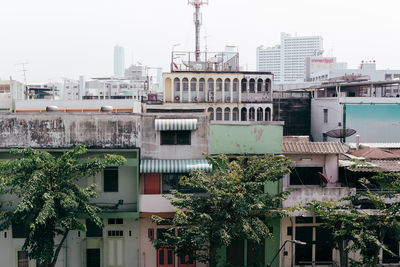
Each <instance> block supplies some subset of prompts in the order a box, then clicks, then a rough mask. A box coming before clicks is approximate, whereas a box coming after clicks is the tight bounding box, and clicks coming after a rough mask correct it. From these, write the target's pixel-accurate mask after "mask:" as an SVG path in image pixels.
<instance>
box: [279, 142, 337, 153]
mask: <svg viewBox="0 0 400 267" xmlns="http://www.w3.org/2000/svg"><path fill="white" fill-rule="evenodd" d="M282 150H283V154H342V153H345V150H344V148H343V146H342V144H341V143H339V142H283V146H282Z"/></svg>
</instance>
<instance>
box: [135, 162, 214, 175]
mask: <svg viewBox="0 0 400 267" xmlns="http://www.w3.org/2000/svg"><path fill="white" fill-rule="evenodd" d="M194 170H202V171H205V172H211V171H212V165H211V164H209V163H208V161H207V160H206V159H144V160H141V161H140V173H190V172H191V171H194Z"/></svg>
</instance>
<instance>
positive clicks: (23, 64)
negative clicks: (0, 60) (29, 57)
mask: <svg viewBox="0 0 400 267" xmlns="http://www.w3.org/2000/svg"><path fill="white" fill-rule="evenodd" d="M16 65H21V67H22V69H21V70H20V71H22V72H23V74H24V82H25V85H26V72H27V71H28V70H27V69H26V68H25V66H26V65H28V62H22V63H18V64H16Z"/></svg>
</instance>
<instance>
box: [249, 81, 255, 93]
mask: <svg viewBox="0 0 400 267" xmlns="http://www.w3.org/2000/svg"><path fill="white" fill-rule="evenodd" d="M249 87H250V88H249V91H250V93H254V91H255V90H254V89H255V87H256V80H254V79H253V78H251V79H250V85H249Z"/></svg>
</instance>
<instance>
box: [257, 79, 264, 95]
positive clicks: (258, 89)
mask: <svg viewBox="0 0 400 267" xmlns="http://www.w3.org/2000/svg"><path fill="white" fill-rule="evenodd" d="M262 86H263V80H262V79H258V80H257V92H261V91H262Z"/></svg>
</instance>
